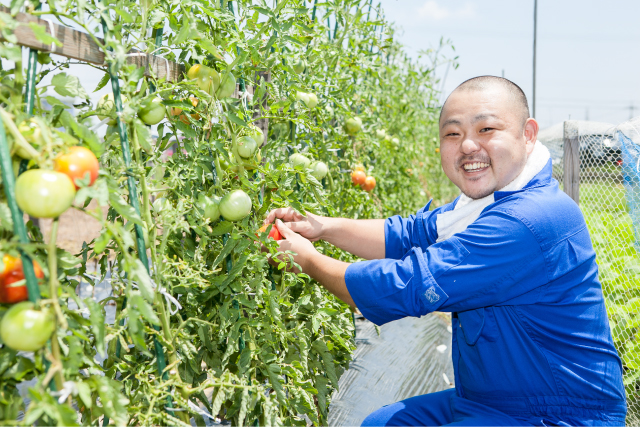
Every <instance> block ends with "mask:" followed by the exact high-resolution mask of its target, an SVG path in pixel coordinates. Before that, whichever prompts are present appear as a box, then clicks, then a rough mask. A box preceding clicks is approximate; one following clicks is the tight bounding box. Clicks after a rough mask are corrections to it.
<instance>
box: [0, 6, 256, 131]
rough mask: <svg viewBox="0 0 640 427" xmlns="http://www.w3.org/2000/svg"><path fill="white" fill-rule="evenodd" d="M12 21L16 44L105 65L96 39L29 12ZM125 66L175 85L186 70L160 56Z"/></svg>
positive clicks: (132, 60) (2, 8) (134, 59)
mask: <svg viewBox="0 0 640 427" xmlns="http://www.w3.org/2000/svg"><path fill="white" fill-rule="evenodd" d="M0 12H4V13H8V14H9V13H11V9H9V8H8V7H6V6H3V5H0ZM15 20H16V21H18V23H19V25H18V26H17V28H16V29H15V31H14V34H15V36H16V38H17V39H18V45H20V46H24V47H28V48H31V49H35V50H38V51H41V52H49V53H53V54H56V55H60V56H64V57H67V58H71V59H76V60H78V61H82V62H88V63H90V64H96V65H100V66H106V64H105V62H104V58H105V54H104V52H103V51H102V49H101V48H100V45H98V43H96V42H95V40H94V39H93V38H92V37H90V36H89V35H88V34H87V33H84V32H82V31H78V30H74V29H73V28H69V27H67V26H64V25H60V24H56V23H53V22H51V23H50V21H48V20H45V19H41V18H38V17H35V16H32V15H30V14H28V13H22V12H18V14H17V15H16V16H15ZM30 22H35V23H36V24H39V25H42V26H44V27H45V29H46V31H47V32H51V30H52V29H53V35H54V36H55V37H56V38H57V39H58V40H60V42H61V43H62V46H53V47H54V49H52V46H51V45H50V44H44V43H42V42H40V41H39V40H38V39H37V38H36V36H35V34H33V31H32V30H31V27H29V23H30ZM96 39H97V40H98V41H99V42H101V43H102V41H103V40H102V39H101V38H99V37H96ZM0 40H2V41H6V40H5V39H4V38H3V37H2V33H0ZM129 53H130V54H140V51H138V50H135V49H132V50H131V51H130V52H129ZM127 63H129V64H135V65H137V66H138V67H144V68H145V76H151V70H153V74H154V75H155V76H156V78H158V79H163V78H166V80H167V81H169V82H178V81H180V80H182V79H183V78H184V74H185V71H186V69H185V66H184V65H182V64H178V63H176V62H173V61H169V60H166V59H164V58H163V57H161V56H156V55H149V54H146V53H141V54H140V55H135V56H128V57H127ZM267 78H268V77H267ZM246 90H247V92H249V93H250V94H253V91H254V88H253V87H247V88H246ZM239 91H240V88H239V85H236V90H235V91H234V93H233V95H232V97H233V98H239V97H240V94H239ZM267 126H268V125H267V124H266V122H265V123H261V125H260V127H261V128H263V130H264V131H265V134H266V130H267Z"/></svg>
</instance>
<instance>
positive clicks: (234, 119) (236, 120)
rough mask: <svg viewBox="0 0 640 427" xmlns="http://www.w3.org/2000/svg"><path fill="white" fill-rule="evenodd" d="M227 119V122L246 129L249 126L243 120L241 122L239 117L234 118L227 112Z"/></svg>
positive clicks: (234, 116) (233, 115) (231, 113)
mask: <svg viewBox="0 0 640 427" xmlns="http://www.w3.org/2000/svg"><path fill="white" fill-rule="evenodd" d="M227 117H228V118H229V121H231V122H233V123H235V124H237V125H239V126H242V127H248V126H249V125H248V124H247V122H245V121H244V120H242V119H241V118H240V117H238V116H236V115H235V114H234V113H233V112H231V111H229V112H228V113H227Z"/></svg>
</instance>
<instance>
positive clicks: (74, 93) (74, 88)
mask: <svg viewBox="0 0 640 427" xmlns="http://www.w3.org/2000/svg"><path fill="white" fill-rule="evenodd" d="M51 84H52V85H53V89H54V90H55V91H56V92H58V93H59V94H60V95H62V96H70V97H78V98H82V99H88V98H89V95H87V92H86V91H85V90H84V88H83V87H82V85H81V84H80V79H79V78H77V77H76V76H70V75H68V74H67V73H59V74H56V75H55V76H53V78H52V79H51Z"/></svg>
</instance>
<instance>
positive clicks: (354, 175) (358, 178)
mask: <svg viewBox="0 0 640 427" xmlns="http://www.w3.org/2000/svg"><path fill="white" fill-rule="evenodd" d="M366 179H367V174H366V173H364V172H363V171H361V170H355V171H353V172H351V182H353V183H354V184H355V185H362V184H364V181H365V180H366Z"/></svg>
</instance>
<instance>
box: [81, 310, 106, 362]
mask: <svg viewBox="0 0 640 427" xmlns="http://www.w3.org/2000/svg"><path fill="white" fill-rule="evenodd" d="M83 301H84V303H85V305H86V306H87V308H88V309H89V320H91V329H92V331H93V334H94V336H95V338H96V339H95V343H94V345H95V346H96V350H97V351H98V353H100V354H101V355H102V356H103V357H104V355H105V336H106V329H105V320H104V307H102V306H101V305H100V304H98V303H97V302H96V301H94V300H93V298H85V299H84V300H83Z"/></svg>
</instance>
